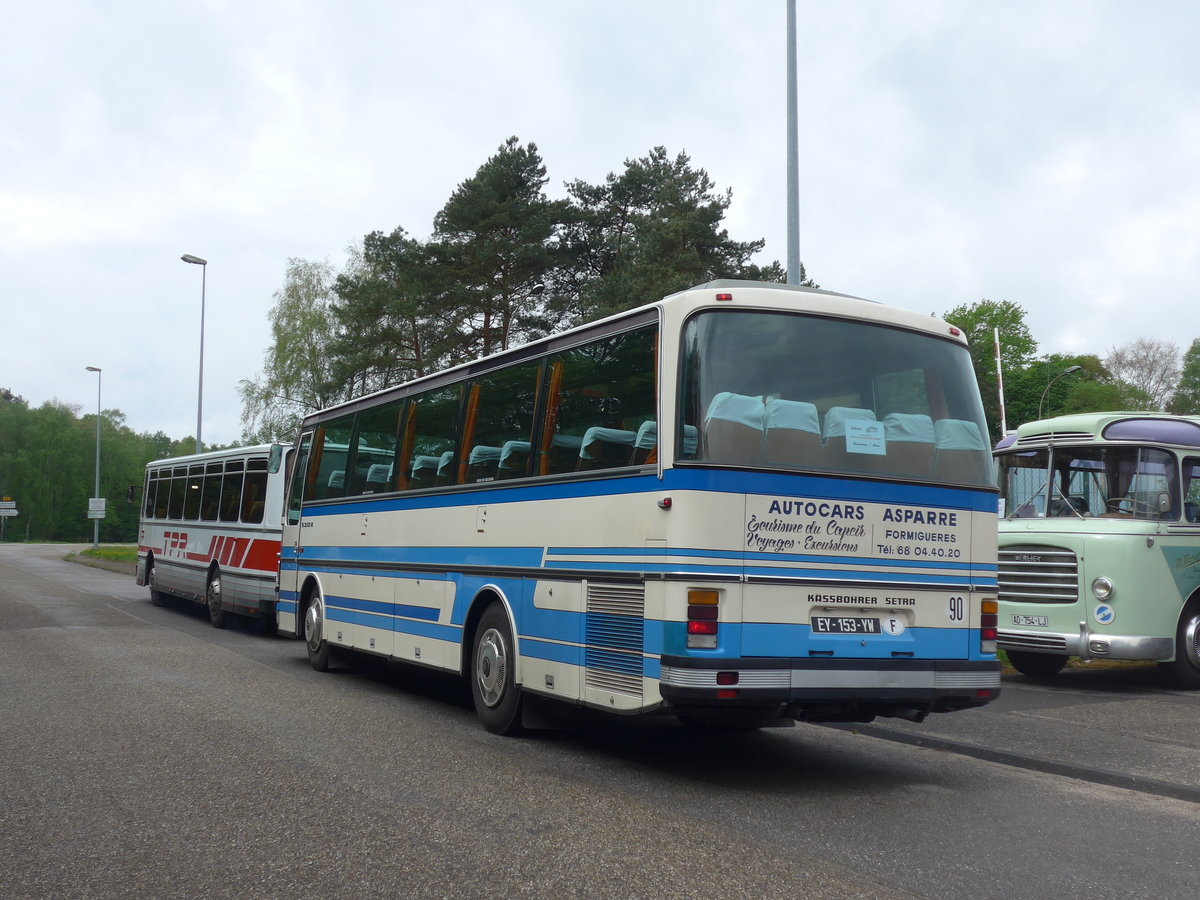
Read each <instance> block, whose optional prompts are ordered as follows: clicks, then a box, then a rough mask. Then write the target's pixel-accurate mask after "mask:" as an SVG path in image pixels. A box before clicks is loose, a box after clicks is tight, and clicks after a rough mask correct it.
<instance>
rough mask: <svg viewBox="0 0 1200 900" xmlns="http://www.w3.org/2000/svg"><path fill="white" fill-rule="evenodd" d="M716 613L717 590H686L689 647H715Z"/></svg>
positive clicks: (707, 648) (705, 648) (709, 648)
mask: <svg viewBox="0 0 1200 900" xmlns="http://www.w3.org/2000/svg"><path fill="white" fill-rule="evenodd" d="M717 614H718V609H717V591H688V621H687V645H688V647H689V649H694V650H715V649H716V647H717Z"/></svg>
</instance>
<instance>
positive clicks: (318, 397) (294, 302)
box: [238, 259, 350, 443]
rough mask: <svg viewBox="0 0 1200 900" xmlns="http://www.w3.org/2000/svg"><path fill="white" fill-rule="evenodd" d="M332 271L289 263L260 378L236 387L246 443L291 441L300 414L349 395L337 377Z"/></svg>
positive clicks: (314, 264)
mask: <svg viewBox="0 0 1200 900" xmlns="http://www.w3.org/2000/svg"><path fill="white" fill-rule="evenodd" d="M333 277H334V273H333V266H332V265H330V264H329V263H328V262H313V261H310V260H304V259H289V260H288V267H287V272H286V274H285V276H284V285H283V288H282V289H281V290H279V291H276V292H275V306H274V307H273V308H272V309H271V312H270V314H269V318H270V323H271V346H270V347H269V348H268V349H267V353H266V360H265V363H264V365H263V374H262V376H261V377H259V378H257V379H255V380H253V381H249V380H245V379H243V380H242V381H241V382H240V383H239V384H238V392H239V393H240V394H241V396H242V436H243V438H244V439H245V440H246V441H247V442H249V443H266V442H269V441H276V440H283V441H288V440H291V438H292V436H293V435H294V434H295V433H296V430H297V429H298V427H299V424H300V420H301V419H302V418H303V417H304V415H305V413H307V412H310V411H311V410H314V409H322V408H324V407H326V406H330V405H332V404H333V403H336V402H338V401H340V400H344V399H347V398H348V397H349V396H350V393H349V391H348V390H347V389H346V387H345V386H344V382H343V380H342V379H339V377H338V374H337V362H338V361H337V357H336V356H335V354H334V353H333V352H332V347H333V343H334V340H335V335H334V324H335V316H334V313H333V309H332V304H333V298H334V293H333Z"/></svg>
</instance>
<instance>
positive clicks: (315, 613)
mask: <svg viewBox="0 0 1200 900" xmlns="http://www.w3.org/2000/svg"><path fill="white" fill-rule="evenodd" d="M304 646H305V648H306V649H307V650H308V664H309V665H310V666H312V667H313V668H314V669H316V670H317V671H318V672H328V671H329V655H330V651H331V648H330V646H329V641H327V640H325V604H324V603H322V602H321V595H320V594H314V595H313V598H312V601H311V602H310V603H309V604H308V609H306V610H305V611H304Z"/></svg>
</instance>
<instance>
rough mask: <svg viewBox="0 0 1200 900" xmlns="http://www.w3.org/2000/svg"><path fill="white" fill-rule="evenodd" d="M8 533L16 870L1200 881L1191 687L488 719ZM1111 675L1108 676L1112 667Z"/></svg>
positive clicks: (451, 687) (204, 891) (45, 893)
mask: <svg viewBox="0 0 1200 900" xmlns="http://www.w3.org/2000/svg"><path fill="white" fill-rule="evenodd" d="M64 552H65V550H64V548H62V547H45V546H36V545H35V546H29V545H13V544H6V545H0V897H4V898H24V897H56V898H57V897H64V898H74V897H329V896H346V897H414V898H425V897H429V898H441V897H446V898H460V897H462V898H473V897H494V898H504V897H513V898H516V897H539V898H540V897H546V898H566V897H580V898H591V897H596V898H610V897H611V898H641V897H646V898H651V897H653V898H676V897H679V898H684V897H703V898H726V897H729V898H734V897H748V898H749V897H752V898H770V897H789V898H800V897H829V898H841V897H892V898H894V897H913V896H916V897H930V898H975V897H978V898H991V897H996V898H1000V897H1003V898H1006V900H1012V898H1021V897H1084V896H1086V897H1091V898H1107V897H1114V898H1115V897H1142V896H1145V897H1157V898H1175V897H1179V898H1183V897H1187V898H1193V897H1195V896H1196V894H1197V886H1198V885H1200V869H1198V867H1197V865H1196V862H1195V860H1196V850H1197V847H1200V750H1198V747H1200V731H1198V728H1200V716H1198V715H1197V713H1198V712H1200V694H1188V693H1185V692H1179V691H1171V690H1167V689H1165V688H1163V687H1162V686H1161V685H1160V684H1159V683H1158V681H1157V680H1156V679H1155V678H1154V677H1153V672H1149V673H1147V672H1145V671H1139V672H1134V673H1124V676H1117V675H1114V674H1112V673H1106V672H1104V671H1102V670H1097V671H1088V670H1085V671H1083V672H1081V673H1078V674H1076V673H1074V672H1072V673H1070V675H1069V676H1068V677H1067V678H1066V679H1065V680H1064V682H1063V683H1062V684H1061V685H1060V686H1057V687H1049V686H1046V685H1038V684H1033V683H1030V682H1027V681H1025V680H1024V679H1021V678H1019V677H1016V678H1013V679H1010V680H1006V684H1005V690H1004V694H1003V695H1002V698H1001V699H1000V700H999V701H998V702H997V703H994V704H992V705H991V706H989V707H987V708H985V709H982V710H978V711H971V712H965V713H955V714H951V715H947V716H940V717H932V718H931V719H929V720H927V721H926V722H925V723H923V724H921V725H909V724H908V723H893V722H889V721H884V720H881V721H880V722H879V723H877V724H873V725H870V726H862V727H858V728H854V729H835V728H822V727H817V726H797V727H796V728H791V729H771V730H766V731H762V732H758V733H754V734H749V735H742V736H716V737H703V736H697V734H696V733H694V732H690V731H687V730H685V729H683V728H682V727H680V726H678V725H676V724H675V723H674V722H673V721H672V720H670V719H667V718H665V717H664V718H645V719H636V720H625V719H611V718H603V717H596V718H592V719H589V720H588V721H587V722H585V723H584V725H582V726H581V727H579V728H577V729H574V730H570V731H556V732H543V733H539V734H535V735H533V736H530V737H524V738H518V739H512V738H499V737H495V736H493V735H490V734H488V733H487V732H485V731H484V730H483V729H482V728H481V727H480V726H479V725H478V724H477V723H476V721H475V718H474V713H473V712H472V710H471V709H470V704H469V701H468V699H467V697H466V695H465V693H464V691H463V690H462V688H461V687H460V685H459V683H458V682H457V681H455V680H453V679H450V678H446V677H442V676H435V675H430V674H429V673H426V672H423V671H418V670H411V669H407V668H402V667H398V666H386V665H383V666H373V667H368V668H367V669H365V670H363V669H357V668H347V669H343V670H341V671H339V672H336V673H333V674H329V675H322V674H319V673H316V672H313V671H312V670H311V669H310V668H309V667H308V664H307V662H306V660H305V656H304V651H303V646H302V645H301V644H299V643H297V642H293V641H289V640H286V639H282V638H275V637H265V636H263V635H261V634H259V633H257V631H256V630H255V629H253V628H250V627H246V626H244V625H242V626H237V627H233V628H230V629H226V630H221V631H218V630H216V629H213V628H211V627H210V626H209V625H208V622H207V618H206V616H205V615H204V614H203V613H202V612H201V610H200V609H199V607H195V608H189V607H187V606H179V607H175V608H156V607H153V606H151V604H150V603H149V600H148V596H147V593H146V591H145V589H144V588H138V587H136V586H135V585H134V584H133V582H132V579H131V578H129V577H127V576H122V575H116V574H112V573H109V572H105V571H101V570H96V569H91V568H87V567H83V566H78V565H74V564H70V563H66V562H63V561H62V557H63V555H64ZM1097 676H1098V677H1097Z"/></svg>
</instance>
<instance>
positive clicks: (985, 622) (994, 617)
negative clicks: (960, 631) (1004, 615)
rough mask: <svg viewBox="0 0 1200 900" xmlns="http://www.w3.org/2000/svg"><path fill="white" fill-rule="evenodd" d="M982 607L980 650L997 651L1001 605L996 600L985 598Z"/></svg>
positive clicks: (986, 651)
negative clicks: (997, 632)
mask: <svg viewBox="0 0 1200 900" xmlns="http://www.w3.org/2000/svg"><path fill="white" fill-rule="evenodd" d="M980 609H981V612H982V615H980V617H979V650H980V651H981V652H982V653H995V652H996V628H997V627H998V626H999V624H1000V616H999V612H1000V605H999V603H997V602H996V601H995V600H984V601H983V603H982V604H981V605H980Z"/></svg>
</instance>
